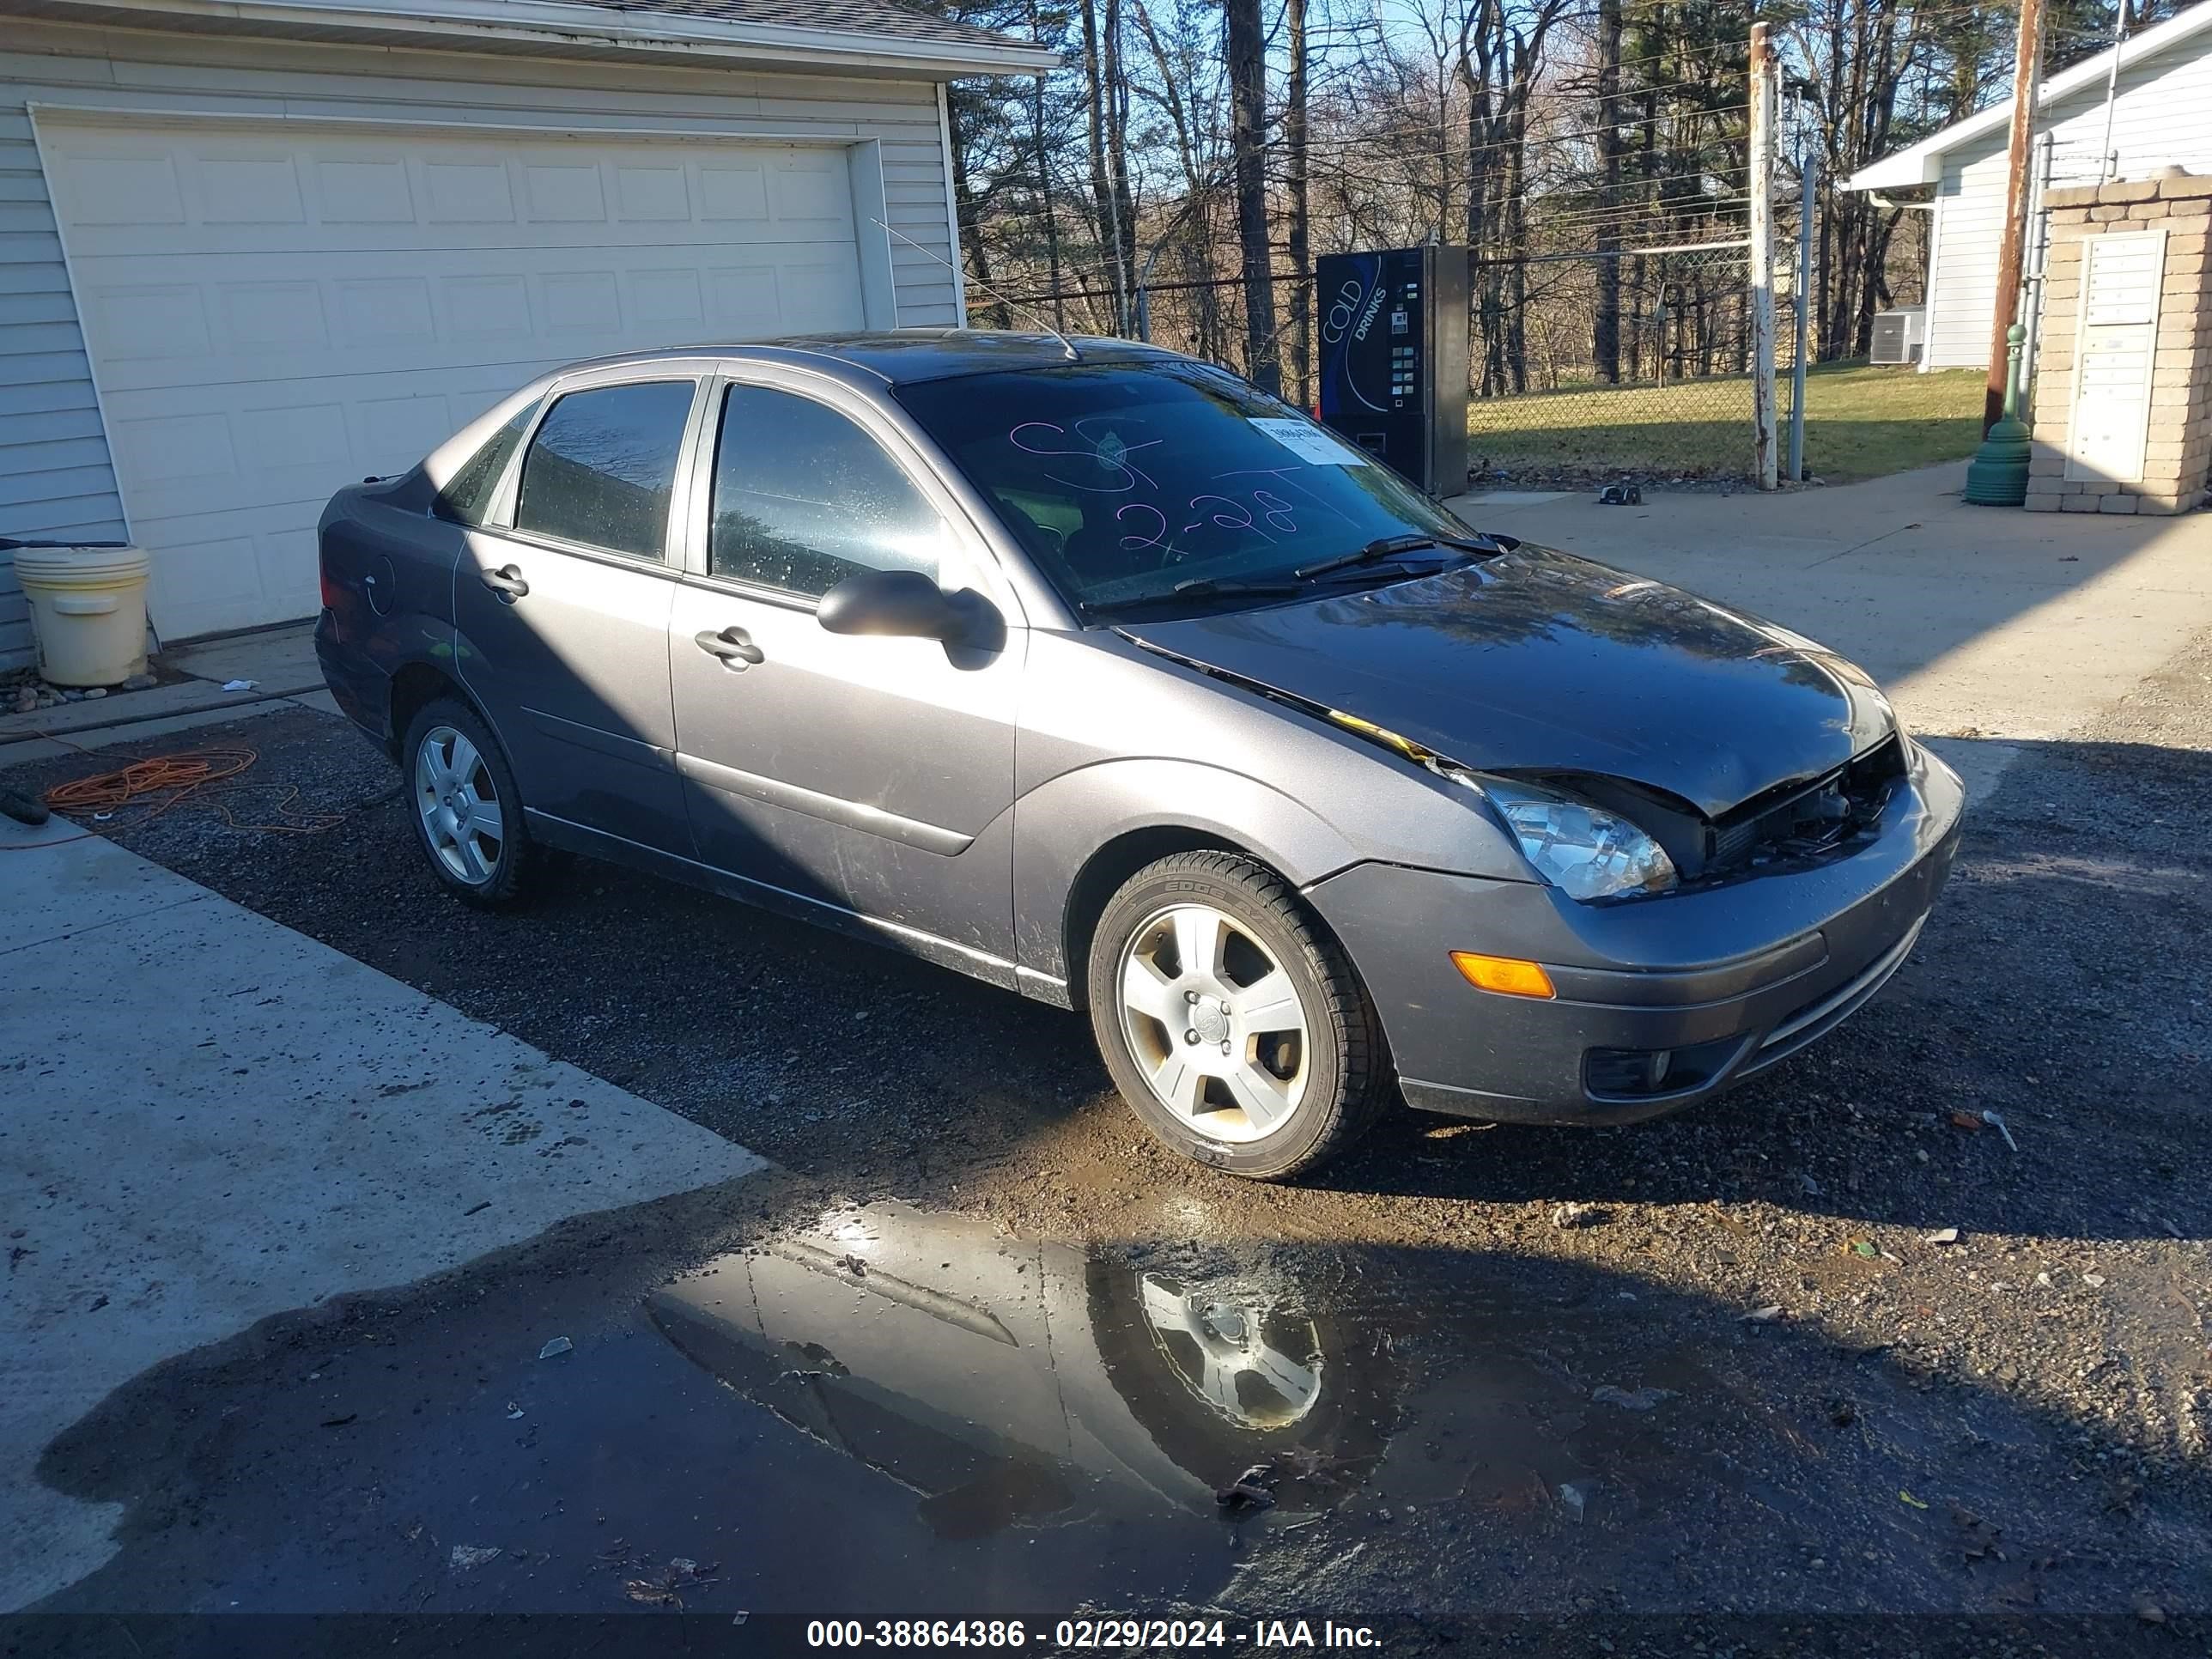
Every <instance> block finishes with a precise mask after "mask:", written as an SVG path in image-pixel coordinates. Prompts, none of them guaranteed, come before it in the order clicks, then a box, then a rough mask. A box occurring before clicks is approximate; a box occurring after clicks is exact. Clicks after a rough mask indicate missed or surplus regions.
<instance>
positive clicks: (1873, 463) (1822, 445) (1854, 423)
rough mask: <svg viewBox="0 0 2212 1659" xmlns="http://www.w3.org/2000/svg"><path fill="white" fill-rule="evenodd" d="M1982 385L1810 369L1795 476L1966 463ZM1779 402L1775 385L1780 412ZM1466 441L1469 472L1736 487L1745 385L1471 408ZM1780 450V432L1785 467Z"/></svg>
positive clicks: (1704, 383) (1745, 463) (1977, 437)
mask: <svg viewBox="0 0 2212 1659" xmlns="http://www.w3.org/2000/svg"><path fill="white" fill-rule="evenodd" d="M1983 382H1984V375H1983V374H1982V371H1981V370H1979V369H1978V368H1960V369H1941V370H1937V371H1935V372H1933V373H1930V374H1917V373H1916V372H1915V371H1913V370H1912V369H1910V368H1868V367H1867V366H1866V365H1865V364H1863V363H1831V364H1826V365H1824V366H1822V367H1820V368H1814V369H1813V370H1811V371H1809V372H1808V374H1807V375H1806V377H1805V465H1806V466H1807V468H1808V470H1809V471H1811V472H1812V474H1813V476H1814V477H1817V478H1824V479H1826V481H1827V482H1829V483H1850V482H1851V481H1852V480H1854V479H1858V478H1878V477H1881V476H1882V475H1883V474H1885V473H1889V472H1900V471H1904V470H1905V469H1906V468H1908V467H1915V466H1927V465H1932V464H1933V463H1935V462H1937V461H1954V460H1964V459H1966V457H1967V456H1969V455H1971V454H1972V453H1974V448H1975V446H1976V445H1978V443H1980V441H1981V436H1982V434H1981V416H1982V386H1983ZM1788 398H1789V387H1788V386H1787V384H1786V383H1785V384H1784V386H1783V387H1782V400H1783V402H1784V403H1785V404H1786V402H1787V400H1788ZM1778 406H1779V405H1778ZM1468 436H1469V446H1468V464H1469V465H1471V466H1472V467H1474V469H1475V470H1476V471H1482V470H1484V469H1486V468H1487V469H1492V470H1495V471H1500V472H1507V473H1511V472H1516V471H1526V472H1528V473H1531V474H1558V475H1565V474H1577V475H1592V476H1605V475H1609V474H1627V475H1630V476H1632V477H1637V478H1639V479H1644V480H1656V481H1660V482H1664V481H1665V480H1667V479H1668V478H1676V477H1728V476H1730V475H1736V476H1741V475H1742V474H1743V473H1745V472H1747V471H1748V470H1749V468H1750V465H1751V381H1750V380H1749V379H1748V378H1746V377H1737V378H1734V379H1729V380H1688V381H1684V382H1682V383H1681V384H1680V385H1677V386H1665V387H1660V386H1626V387H1620V388H1610V387H1607V388H1596V389H1583V390H1577V391H1573V392H1532V393H1530V394H1529V395H1528V396H1527V397H1525V398H1476V399H1475V400H1474V403H1473V404H1471V405H1469V414H1468ZM1789 441H1790V436H1789V426H1788V423H1787V422H1786V421H1785V422H1784V425H1783V429H1782V442H1783V445H1784V458H1785V459H1787V454H1788V445H1789Z"/></svg>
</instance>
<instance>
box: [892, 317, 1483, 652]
mask: <svg viewBox="0 0 2212 1659" xmlns="http://www.w3.org/2000/svg"><path fill="white" fill-rule="evenodd" d="M896 395H897V397H898V398H899V401H900V402H901V403H902V404H904V405H905V406H906V408H907V409H908V410H909V411H910V412H911V413H912V414H913V416H914V417H915V420H916V421H918V422H920V423H921V426H922V428H924V429H925V430H926V431H927V432H928V433H929V435H931V436H932V437H933V438H934V439H936V441H938V443H939V445H940V446H941V447H943V448H944V449H945V453H947V454H948V455H950V456H951V458H952V459H953V461H954V463H955V464H956V465H957V466H958V467H959V468H960V470H961V471H963V473H965V474H966V476H967V477H968V480H969V483H972V484H974V485H975V488H976V489H978V490H979V491H981V493H982V495H984V496H985V497H987V499H988V500H989V501H990V502H991V504H992V505H993V506H994V507H995V508H996V509H997V511H998V513H999V516H1000V519H1002V520H1004V521H1005V523H1006V527H1007V528H1008V530H1010V531H1011V532H1012V533H1013V535H1014V536H1015V538H1017V539H1018V540H1019V541H1020V542H1021V544H1022V545H1023V546H1024V548H1026V549H1027V550H1028V551H1029V554H1030V557H1031V558H1032V559H1034V560H1035V561H1036V563H1037V564H1038V566H1039V567H1040V568H1042V569H1043V571H1044V572H1045V574H1047V575H1048V577H1050V578H1051V579H1052V580H1053V581H1054V583H1055V585H1057V586H1059V587H1060V590H1061V591H1062V592H1063V593H1065V594H1066V597H1067V598H1069V599H1073V601H1075V602H1076V604H1077V605H1079V607H1080V608H1081V609H1082V611H1084V613H1085V615H1087V616H1091V617H1112V616H1113V615H1115V613H1117V612H1120V611H1135V610H1139V609H1144V610H1147V611H1151V610H1154V609H1157V608H1158V606H1159V605H1161V604H1162V602H1163V601H1165V602H1168V603H1171V604H1173V603H1188V605H1189V606H1190V608H1191V609H1193V610H1194V611H1195V610H1200V609H1218V608H1219V607H1220V606H1222V605H1224V604H1231V605H1233V604H1236V603H1238V602H1240V601H1242V602H1246V603H1268V602H1273V601H1276V600H1279V599H1281V598H1283V597H1285V594H1286V593H1291V592H1299V591H1303V586H1304V585H1305V583H1306V582H1307V580H1310V578H1300V577H1299V576H1298V575H1297V573H1298V572H1299V571H1300V570H1301V569H1304V568H1308V567H1310V566H1312V565H1315V564H1317V563H1320V562H1323V561H1326V560H1330V559H1336V558H1340V557H1342V556H1344V555H1346V554H1349V553H1356V552H1358V550H1360V549H1361V548H1363V547H1366V546H1369V545H1370V544H1373V543H1376V542H1377V541H1381V540H1383V539H1384V538H1394V537H1403V538H1419V537H1442V538H1465V537H1467V536H1468V534H1469V532H1468V528H1467V526H1465V525H1463V524H1462V523H1461V522H1460V521H1459V520H1456V519H1455V518H1454V517H1452V515H1451V514H1450V513H1447V512H1445V511H1444V510H1443V508H1442V507H1438V506H1437V505H1436V504H1435V503H1434V502H1432V501H1429V500H1428V499H1427V498H1426V497H1425V496H1424V495H1421V494H1419V492H1418V491H1417V490H1415V489H1413V488H1412V487H1411V486H1410V485H1408V484H1407V483H1406V482H1405V481H1404V480H1403V479H1401V478H1400V477H1398V476H1397V475H1396V474H1395V473H1394V472H1392V471H1389V469H1388V468H1386V467H1384V466H1383V465H1380V464H1378V463H1377V462H1376V461H1375V460H1373V459H1371V458H1370V457H1369V456H1368V455H1366V454H1365V453H1363V452H1362V451H1360V450H1358V449H1357V448H1354V447H1352V445H1350V444H1348V443H1346V441H1343V440H1342V439H1340V438H1339V437H1337V436H1336V435H1334V433H1331V432H1329V431H1328V430H1327V429H1325V428H1322V427H1320V426H1317V425H1316V424H1315V423H1314V422H1312V421H1310V420H1308V419H1307V418H1306V417H1305V416H1304V415H1301V414H1299V413H1298V412H1297V410H1295V409H1292V408H1291V406H1290V405H1289V404H1284V403H1280V402H1279V401H1277V400H1276V399H1274V398H1269V397H1267V396H1266V395H1265V394H1264V393H1262V392H1258V391H1256V390H1255V389H1254V388H1253V387H1251V386H1247V385H1246V384H1245V383H1244V382H1243V381H1242V380H1237V379H1236V378H1235V377H1234V376H1233V375H1231V374H1227V373H1225V372H1224V371H1222V370H1220V369H1216V368H1210V367H1208V366H1206V365H1205V364H1203V363H1196V362H1176V361H1169V362H1156V363H1142V364H1133V363H1126V362H1124V363H1083V364H1078V363H1070V364H1067V365H1066V366H1065V367H1060V368H1043V369H1031V370H1026V371H1021V372H1016V373H1010V374H977V375H969V376H963V377H960V378H957V379H953V380H932V381H925V382H922V383H921V384H918V385H914V386H901V387H900V388H898V390H897V393H896ZM1415 546H1416V548H1417V547H1418V544H1415ZM1406 556H1407V557H1415V558H1418V557H1420V556H1422V555H1421V553H1420V552H1419V551H1418V550H1413V551H1409V552H1408V553H1407V555H1406Z"/></svg>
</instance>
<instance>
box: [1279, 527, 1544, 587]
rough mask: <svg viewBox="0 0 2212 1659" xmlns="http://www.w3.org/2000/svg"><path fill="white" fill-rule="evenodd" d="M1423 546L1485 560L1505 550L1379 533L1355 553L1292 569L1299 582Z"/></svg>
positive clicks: (1477, 542)
mask: <svg viewBox="0 0 2212 1659" xmlns="http://www.w3.org/2000/svg"><path fill="white" fill-rule="evenodd" d="M1425 547H1442V548H1447V549H1449V550H1451V551H1453V552H1455V553H1468V554H1472V555H1474V556H1475V557H1476V558H1481V559H1486V558H1489V557H1491V556H1493V555H1495V554H1498V553H1503V552H1504V551H1505V550H1504V548H1503V547H1501V546H1500V545H1499V544H1498V543H1496V542H1493V541H1490V540H1488V539H1486V538H1483V539H1476V538H1462V537H1456V536H1424V535H1419V534H1414V535H1410V536H1379V537H1377V538H1376V539H1375V540H1373V541H1371V542H1370V543H1368V544H1367V545H1366V546H1364V547H1363V548H1361V549H1359V550H1358V551H1357V552H1354V553H1340V554H1339V555H1337V556H1336V557H1334V558H1333V559H1321V560H1318V561H1316V562H1314V563H1312V564H1302V565H1300V566H1299V567H1298V568H1297V569H1296V570H1293V571H1292V572H1291V574H1292V575H1293V576H1296V577H1297V579H1298V580H1300V581H1310V580H1313V579H1314V578H1315V577H1316V576H1326V575H1328V574H1329V573H1330V572H1331V571H1333V570H1350V569H1352V568H1353V567H1354V566H1356V565H1363V564H1374V563H1376V562H1379V561H1381V560H1383V559H1388V558H1392V557H1395V556H1397V555H1398V554H1401V553H1417V552H1419V551H1420V550H1421V549H1423V548H1425Z"/></svg>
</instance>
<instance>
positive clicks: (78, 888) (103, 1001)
mask: <svg viewBox="0 0 2212 1659" xmlns="http://www.w3.org/2000/svg"><path fill="white" fill-rule="evenodd" d="M295 712H297V711H296V710H295ZM305 718H316V717H314V716H305ZM0 985H4V987H5V988H4V990H0V1086H4V1088H5V1091H6V1097H7V1109H6V1113H5V1115H4V1118H0V1216H5V1217H6V1218H7V1229H8V1237H9V1261H8V1273H7V1277H6V1279H5V1282H4V1285H0V1309H4V1315H3V1316H0V1400H4V1401H6V1402H7V1409H6V1411H5V1413H4V1414H0V1425H4V1426H0V1611H5V1610H7V1609H9V1608H13V1607H20V1606H21V1605H23V1604H24V1603H26V1602H27V1601H33V1600H35V1599H37V1598H38V1597H40V1596H41V1595H46V1594H48V1593H50V1592H52V1591H53V1590H55V1589H60V1588H61V1587H62V1586H64V1585H65V1584H68V1583H71V1582H72V1581H74V1580H76V1579H78V1578H81V1577H83V1576H84V1575H86V1574H87V1573H89V1572H92V1571H95V1570H96V1569H98V1568H99V1567H100V1565H101V1564H102V1563H103V1562H105V1561H106V1559H108V1558H109V1556H110V1555H112V1553H113V1552H114V1549H115V1545H114V1544H113V1542H112V1540H111V1536H110V1535H111V1534H112V1532H113V1531H114V1528H115V1526H116V1523H117V1522H118V1519H119V1518H120V1510H119V1508H118V1506H116V1505H113V1504H85V1503H82V1502H79V1501H77V1500H76V1499H73V1498H65V1497H64V1496H63V1495H62V1494H60V1493H58V1492H54V1491H52V1489H51V1488H50V1487H48V1486H46V1485H44V1484H43V1483H42V1482H40V1481H39V1480H36V1479H35V1478H34V1477H33V1474H32V1469H33V1465H34V1464H35V1463H36V1462H37V1460H38V1457H39V1455H40V1451H41V1450H42V1449H44V1448H45V1447H46V1444H47V1443H48V1442H49V1441H51V1440H52V1438H53V1437H55V1436H56V1435H57V1434H58V1433H60V1432H61V1431H62V1430H64V1428H66V1427H67V1426H68V1425H70V1423H71V1422H73V1421H75V1420H76V1419H77V1418H79V1417H81V1416H82V1415H83V1414H84V1413H86V1412H87V1411H88V1410H90V1409H91V1408H92V1407H94V1406H95V1405H97V1404H98V1403H99V1402H100V1399H101V1397H102V1396H103V1395H106V1393H107V1392H108V1391H109V1390H110V1389H113V1388H115V1387H117V1386H118V1384H120V1383H125V1382H126V1381H127V1380H128V1379H130V1378H131V1376H136V1375H137V1373H139V1372H141V1371H143V1370H146V1369H147V1368H148V1367H149V1366H150V1365H154V1364H158V1363H159V1362H160V1361H161V1360H163V1359H166V1358H170V1357H172V1356H173V1355H177V1354H181V1353H184V1352H187V1351H189V1350H191V1349H193V1348H197V1347H200V1346H204V1345H206V1344H209V1343H213V1342H218V1341H221V1340H223V1339H225V1338H228V1337H231V1336H234V1335H236V1334H238V1333H240V1332H241V1331H243V1330H245V1329H246V1328H247V1327H249V1326H251V1325H252V1324H253V1323H254V1322H256V1321H257V1320H259V1319H263V1318H265V1317H267V1316H270V1315H271V1314H279V1313H283V1312H285V1311H287V1310H292V1309H299V1308H307V1307H312V1306H313V1305H314V1304H318V1303H320V1302H323V1301H325V1300H326V1299H327V1298H329V1297H335V1296H339V1295H342V1294H343V1293H346V1292H349V1291H365V1290H372V1289H374V1288H376V1287H378V1286H380V1285H404V1284H406V1283H409V1282H410V1281H412V1280H416V1279H422V1278H423V1277H425V1276H426V1275H428V1274H432V1273H438V1272H441V1271H442V1270H444V1269H447V1268H450V1267H457V1266H459V1264H461V1263H462V1262H465V1261H470V1260H471V1259H473V1258H476V1257H478V1256H481V1255H486V1254H488V1253H490V1252H493V1251H495V1250H498V1249H501V1248H502V1247H505V1246H507V1245H512V1244H516V1243H520V1242H522V1241H524V1240H526V1239H529V1238H532V1237H535V1236H536V1235H537V1234H538V1233H540V1232H542V1231H544V1230H545V1229H546V1228H548V1227H550V1226H552V1225H554V1224H556V1222H559V1221H562V1220H563V1219H565V1218H568V1217H572V1216H575V1215H580V1214H585V1213H588V1212H592V1211H598V1210H605V1209H611V1208H615V1207H617V1206H623V1205H632V1204H638V1203H641V1202H644V1201H646V1200H652V1199H655V1198H659V1197H661V1196H663V1195H665V1194H670V1193H677V1192H683V1191H685V1190H688V1189H690V1188H698V1187H702V1186H706V1185H708V1184H709V1183H713V1182H726V1181H730V1180H733V1179H736V1178H738V1177H741V1176H746V1175H749V1174H750V1173H752V1172H753V1171H755V1170H758V1169H760V1168H761V1167H762V1165H761V1160H760V1159H758V1158H755V1157H754V1156H753V1155H752V1154H750V1152H746V1151H745V1150H744V1148H743V1147H741V1146H736V1145H734V1144H732V1142H730V1141H728V1140H726V1139H724V1138H722V1137H721V1136H720V1135H717V1134H714V1133H710V1132H708V1131H707V1130H705V1129H702V1128H700V1127H697V1126H696V1125H695V1124H691V1123H689V1122H686V1121H684V1119H682V1118H680V1117H678V1116H677V1115H674V1114H672V1113H671V1112H668V1111H665V1110H664V1109H661V1108H660V1107H658V1106H655V1105H653V1104H652V1103H649V1102H647V1101H644V1100H641V1099H639V1098H638V1097H636V1096H635V1095H632V1094H630V1093H629V1092H628V1091H625V1090H622V1089H617V1088H615V1087H613V1086H612V1085H609V1084H606V1083H604V1082H602V1081H600V1080H599V1079H598V1078H595V1077H592V1076H590V1075H589V1074H587V1073H584V1072H581V1071H579V1070H578V1069H577V1068H576V1067H574V1066H568V1065H564V1064H562V1063H561V1062H559V1061H557V1060H552V1059H550V1058H549V1057H548V1056H547V1055H546V1054H544V1053H543V1052H542V1051H540V1050H538V1049H536V1048H532V1047H531V1046H530V1045H528V1044H527V1043H524V1042H518V1041H516V1040H515V1039H514V1038H513V1037H511V1036H506V1035H504V1034H503V1033H501V1032H500V1031H498V1030H494V1029H493V1028H492V1027H490V1026H489V1025H486V1024H482V1023H481V1022H479V1021H477V1020H472V1019H470V1018H466V1017H465V1016H464V1015H461V1014H459V1013H458V1012H455V1011H454V1010H453V1009H452V1008H451V1007H449V1006H447V1005H446V1004H444V1003H442V1002H439V1001H437V1000H434V999H432V998H430V997H427V996H424V995H423V994H422V993H421V992H419V991H416V990H414V989H411V988H410V987H407V986H405V985H402V984H400V983H399V982H398V981H396V980H393V979H391V978H389V977H387V976H386V975H383V974H380V973H378V972H377V971H376V970H375V969H371V968H368V967H364V966H363V965H362V963H359V962H356V961H355V960H354V959H353V958H352V957H348V956H345V955H343V954H342V953H341V952H339V951H334V950H332V949H331V948H330V947H329V946H328V945H319V944H317V943H316V942H315V941H314V940H313V939H308V938H307V937H305V936H304V935H302V934H301V933H295V932H294V931H293V930H292V929H291V928H289V927H282V926H280V925H279V924H277V923H276V922H274V921H269V920H268V919H267V918H265V917H264V916H259V915H255V914H254V913H253V912H252V911H251V910H249V909H246V908H244V907H243V906H241V905H239V904H235V903H233V902H231V901H230V900H228V899H226V898H223V897H222V896H218V895H217V894H215V893H213V892H210V890H208V889H206V888H204V887H203V886H200V885H199V884H197V883H195V882H191V881H188V880H186V879H185V878H183V877H181V876H178V875H175V874H173V873H172V872H169V871H167V870H165V869H163V868H161V866H159V865H156V864H154V863H151V862H149V860H145V859H143V858H141V857H139V856H138V855H137V854H135V853H132V852H130V851H128V850H126V849H125V848H122V847H119V846H117V845H116V844H115V843H114V842H110V841H107V840H105V839H103V838H101V837H100V836H88V835H86V834H84V833H83V832H82V831H81V830H79V829H76V827H75V826H74V825H71V824H70V823H67V822H66V821H64V820H61V819H55V820H53V821H52V823H48V824H47V825H46V826H45V827H44V828H42V829H24V828H22V827H21V826H20V825H17V824H15V823H12V822H9V821H8V820H5V819H0Z"/></svg>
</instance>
